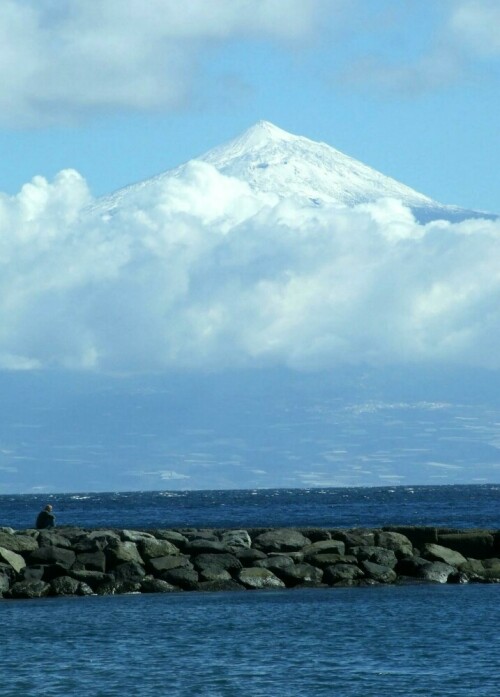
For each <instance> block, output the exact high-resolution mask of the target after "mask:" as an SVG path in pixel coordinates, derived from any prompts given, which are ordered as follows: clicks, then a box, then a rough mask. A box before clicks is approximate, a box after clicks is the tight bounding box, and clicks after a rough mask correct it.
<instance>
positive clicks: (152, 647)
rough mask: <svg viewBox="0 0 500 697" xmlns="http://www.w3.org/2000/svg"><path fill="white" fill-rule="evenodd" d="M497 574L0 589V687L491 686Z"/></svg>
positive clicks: (44, 691) (70, 690) (293, 689)
mask: <svg viewBox="0 0 500 697" xmlns="http://www.w3.org/2000/svg"><path fill="white" fill-rule="evenodd" d="M499 591H500V588H499V586H494V585H488V586H478V585H475V586H456V585H455V586H410V587H376V588H353V589H333V588H332V589H325V590H312V589H311V590H295V591H294V590H291V591H285V592H282V591H273V592H266V591H260V592H244V591H243V592H237V593H226V594H224V593H176V594H167V595H155V596H144V595H143V596H138V595H134V596H117V597H112V596H108V597H90V598H78V599H62V598H59V599H46V600H37V601H18V602H9V603H7V602H5V603H3V604H2V605H0V613H1V615H2V624H3V627H4V631H3V636H2V645H1V659H0V669H1V672H2V680H1V694H2V697H14V696H15V697H18V696H20V695H22V696H23V697H30V696H34V695H51V696H53V697H55V696H63V695H64V696H67V695H73V696H75V697H78V696H80V695H82V696H83V695H86V696H87V695H95V696H96V697H99V696H100V697H114V696H117V697H118V696H120V697H122V696H124V695H127V696H128V695H140V696H141V697H149V696H151V697H153V696H154V697H159V696H161V695H169V696H170V695H175V696H179V697H180V696H185V697H192V696H195V695H196V696H197V695H201V696H203V695H206V696H207V697H208V696H210V697H242V696H243V695H253V697H285V696H286V697H298V696H299V695H300V696H302V695H305V696H307V697H319V696H323V695H324V696H325V697H326V696H328V697H330V696H331V695H332V696H333V695H339V696H345V697H351V696H352V697H360V696H362V697H379V696H380V695H386V694H390V695H395V696H399V695H400V696H401V697H408V695H423V696H425V697H434V696H436V697H438V696H439V697H448V696H449V697H452V696H453V697H496V695H498V675H499V671H500V644H499V641H498V638H499V637H498V626H499V620H500V612H499V609H498V608H499V603H498V601H499V597H500V595H499Z"/></svg>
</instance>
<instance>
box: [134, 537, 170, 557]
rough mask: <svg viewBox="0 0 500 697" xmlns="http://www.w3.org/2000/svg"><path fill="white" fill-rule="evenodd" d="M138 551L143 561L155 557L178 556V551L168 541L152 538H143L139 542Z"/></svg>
mask: <svg viewBox="0 0 500 697" xmlns="http://www.w3.org/2000/svg"><path fill="white" fill-rule="evenodd" d="M138 547H139V550H140V553H141V556H142V558H143V559H144V561H148V560H149V559H154V558H155V557H166V556H168V555H170V554H179V549H178V548H177V547H176V546H175V545H173V544H172V543H171V542H169V541H168V540H157V539H155V538H154V537H151V538H144V539H142V540H141V541H140V542H139V545H138Z"/></svg>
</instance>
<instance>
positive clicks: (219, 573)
mask: <svg viewBox="0 0 500 697" xmlns="http://www.w3.org/2000/svg"><path fill="white" fill-rule="evenodd" d="M231 578H232V576H231V574H230V573H229V571H225V570H224V569H220V568H217V567H216V566H213V567H208V568H206V569H202V570H201V571H200V580H201V581H230V580H231Z"/></svg>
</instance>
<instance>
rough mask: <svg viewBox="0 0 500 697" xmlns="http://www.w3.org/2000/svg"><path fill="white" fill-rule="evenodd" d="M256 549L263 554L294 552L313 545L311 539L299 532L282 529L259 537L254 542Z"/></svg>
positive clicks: (270, 531)
mask: <svg viewBox="0 0 500 697" xmlns="http://www.w3.org/2000/svg"><path fill="white" fill-rule="evenodd" d="M253 544H254V547H255V548H256V549H260V550H261V551H263V552H267V553H269V552H294V551H298V550H301V549H302V548H303V547H306V546H307V545H309V544H311V540H309V538H307V537H304V535H303V534H302V533H301V532H299V531H298V530H293V529H290V528H281V529H276V530H269V531H268V532H264V533H262V534H260V535H258V536H257V537H256V538H255V540H254V541H253Z"/></svg>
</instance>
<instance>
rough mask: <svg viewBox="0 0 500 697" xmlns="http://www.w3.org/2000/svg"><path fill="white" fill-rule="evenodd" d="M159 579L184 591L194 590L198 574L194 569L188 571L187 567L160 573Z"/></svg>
mask: <svg viewBox="0 0 500 697" xmlns="http://www.w3.org/2000/svg"><path fill="white" fill-rule="evenodd" d="M160 578H162V579H163V580H164V581H167V582H168V583H171V584H172V585H173V586H179V588H183V589H184V590H195V588H196V584H197V583H198V581H199V576H198V572H197V571H195V569H189V568H187V567H185V568H180V569H167V570H166V571H162V572H161V575H160Z"/></svg>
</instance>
